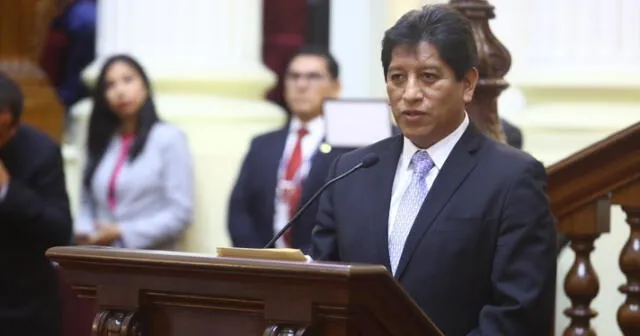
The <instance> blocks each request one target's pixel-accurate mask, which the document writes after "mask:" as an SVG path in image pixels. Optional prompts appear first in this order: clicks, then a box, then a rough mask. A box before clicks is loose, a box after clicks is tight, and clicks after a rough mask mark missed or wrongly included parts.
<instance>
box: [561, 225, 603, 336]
mask: <svg viewBox="0 0 640 336" xmlns="http://www.w3.org/2000/svg"><path fill="white" fill-rule="evenodd" d="M599 236H600V235H599V234H593V235H583V236H570V237H569V238H570V239H571V248H572V249H573V251H574V252H575V260H574V261H573V265H572V266H571V269H570V270H569V273H567V277H566V278H565V281H564V290H565V293H566V294H567V296H568V297H569V299H571V307H570V308H567V309H565V311H564V314H565V315H566V316H567V317H569V318H570V319H571V324H570V325H569V327H567V329H565V331H564V333H563V335H564V336H573V335H589V336H595V335H596V333H595V332H594V331H593V329H591V326H590V320H591V319H592V318H594V317H596V315H597V312H596V311H595V310H593V309H591V307H590V304H591V301H592V300H593V299H594V298H595V297H596V296H597V295H598V291H599V290H600V282H599V281H598V275H597V274H596V271H595V270H594V269H593V265H591V259H590V257H589V256H590V254H591V252H592V251H593V249H594V247H593V243H594V241H595V240H596V239H597V238H598V237H599Z"/></svg>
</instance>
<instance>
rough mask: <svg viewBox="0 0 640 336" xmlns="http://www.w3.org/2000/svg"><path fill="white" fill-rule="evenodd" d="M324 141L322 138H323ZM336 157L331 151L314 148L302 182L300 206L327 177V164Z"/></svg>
mask: <svg viewBox="0 0 640 336" xmlns="http://www.w3.org/2000/svg"><path fill="white" fill-rule="evenodd" d="M323 141H324V140H323ZM335 158H336V155H333V153H332V152H329V153H324V152H322V151H320V150H319V149H318V148H316V151H315V153H314V154H313V156H312V157H311V167H309V173H307V177H306V178H305V179H304V181H303V182H302V196H301V198H300V204H298V207H301V206H302V205H303V204H304V203H305V202H307V200H308V199H309V198H310V197H311V196H312V195H313V194H314V193H315V192H316V191H317V189H319V188H320V187H321V186H322V184H323V183H324V182H325V180H326V179H327V174H328V172H329V166H330V165H331V163H332V161H333V160H334V159H335Z"/></svg>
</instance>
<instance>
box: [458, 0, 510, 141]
mask: <svg viewBox="0 0 640 336" xmlns="http://www.w3.org/2000/svg"><path fill="white" fill-rule="evenodd" d="M449 4H450V5H451V6H452V7H454V8H456V9H457V10H458V11H460V12H461V13H462V14H463V15H464V16H466V17H467V18H468V19H469V20H470V21H471V25H472V27H473V33H474V36H475V40H476V44H477V46H478V57H479V66H478V71H479V73H480V79H479V82H478V87H477V88H476V92H475V95H474V97H473V101H472V102H471V104H470V105H469V106H467V111H468V112H469V115H470V117H471V119H472V120H473V121H474V122H475V124H476V125H477V126H478V128H480V129H481V130H482V131H483V132H484V133H485V134H487V135H489V136H491V137H492V138H494V139H498V140H501V141H505V137H504V133H503V132H502V127H501V124H500V118H499V116H498V97H499V96H500V94H501V93H502V91H503V90H505V89H506V88H507V87H508V86H509V84H508V83H507V81H505V80H504V76H505V75H506V74H507V72H509V69H510V68H511V54H510V53H509V51H508V50H507V48H505V46H504V45H503V44H502V43H501V42H500V41H499V40H498V39H497V38H496V37H495V36H494V35H493V32H492V31H491V28H490V27H489V20H491V19H493V18H495V12H494V8H495V7H494V6H492V5H491V4H489V2H488V1H487V0H451V1H449Z"/></svg>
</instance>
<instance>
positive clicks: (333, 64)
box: [291, 44, 340, 79]
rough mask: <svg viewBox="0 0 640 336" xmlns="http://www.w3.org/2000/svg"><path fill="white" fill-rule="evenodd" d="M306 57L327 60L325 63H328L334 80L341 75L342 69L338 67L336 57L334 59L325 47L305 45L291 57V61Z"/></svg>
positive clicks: (328, 68)
mask: <svg viewBox="0 0 640 336" xmlns="http://www.w3.org/2000/svg"><path fill="white" fill-rule="evenodd" d="M304 55H312V56H319V57H322V58H324V59H325V61H327V70H328V71H329V74H330V75H331V78H333V79H338V77H339V75H340V67H339V66H338V62H337V61H336V59H335V57H333V55H331V53H330V52H329V50H327V49H326V48H324V47H321V46H319V45H312V44H310V45H305V46H303V47H301V48H300V49H299V50H298V51H297V52H296V53H295V54H294V55H293V57H291V60H292V61H293V59H294V58H296V57H298V56H304Z"/></svg>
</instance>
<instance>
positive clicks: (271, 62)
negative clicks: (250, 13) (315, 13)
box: [262, 0, 307, 109]
mask: <svg viewBox="0 0 640 336" xmlns="http://www.w3.org/2000/svg"><path fill="white" fill-rule="evenodd" d="M262 8H263V21H262V22H263V28H262V33H263V35H262V60H263V62H264V64H265V65H266V66H267V67H268V68H269V69H271V70H272V71H273V72H275V74H276V75H277V76H278V84H277V85H276V87H275V88H273V89H272V90H271V91H269V92H268V93H267V99H269V100H271V101H273V102H274V103H276V104H278V105H280V106H282V107H284V108H285V109H286V106H285V103H284V98H283V96H282V76H283V74H284V72H285V70H286V67H287V63H288V62H289V59H291V57H292V56H293V54H294V53H295V52H296V51H297V50H298V49H299V48H300V47H301V46H302V45H303V44H304V43H305V42H306V36H305V33H306V29H307V4H306V2H305V1H304V0H263V7H262Z"/></svg>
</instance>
